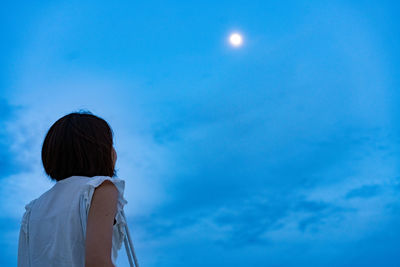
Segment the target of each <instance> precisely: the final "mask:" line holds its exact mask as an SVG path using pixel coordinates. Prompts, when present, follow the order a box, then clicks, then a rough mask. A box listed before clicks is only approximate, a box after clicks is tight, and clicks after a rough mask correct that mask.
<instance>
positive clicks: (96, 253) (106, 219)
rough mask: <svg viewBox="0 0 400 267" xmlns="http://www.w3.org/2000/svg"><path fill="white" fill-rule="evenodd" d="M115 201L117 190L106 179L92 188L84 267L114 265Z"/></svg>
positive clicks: (107, 266)
mask: <svg viewBox="0 0 400 267" xmlns="http://www.w3.org/2000/svg"><path fill="white" fill-rule="evenodd" d="M117 201H118V190H117V188H116V187H115V185H114V184H113V183H112V182H110V181H108V180H105V181H104V182H103V183H102V184H101V185H99V186H98V187H96V189H95V190H94V193H93V197H92V202H91V205H90V209H89V215H88V221H87V226H86V244H85V246H86V249H85V266H86V267H92V266H96V267H111V266H112V267H114V265H113V264H112V261H111V249H112V231H113V223H114V217H115V214H116V212H117Z"/></svg>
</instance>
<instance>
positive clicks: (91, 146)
mask: <svg viewBox="0 0 400 267" xmlns="http://www.w3.org/2000/svg"><path fill="white" fill-rule="evenodd" d="M113 136H114V133H113V131H112V129H111V127H110V125H109V124H108V123H107V122H106V121H105V120H104V119H102V118H100V117H97V116H95V115H93V114H92V113H91V112H90V111H79V112H73V113H70V114H68V115H65V116H64V117H62V118H60V119H58V120H57V121H56V122H55V123H54V124H53V125H52V126H51V127H50V129H49V131H48V132H47V134H46V137H45V139H44V141H43V146H42V162H43V167H44V169H45V172H46V174H47V175H48V176H50V178H51V179H52V180H56V181H60V180H63V179H65V178H68V177H71V176H88V177H93V176H110V177H114V176H116V173H115V169H114V164H113V158H112V149H113Z"/></svg>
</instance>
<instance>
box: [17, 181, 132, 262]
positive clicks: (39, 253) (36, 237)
mask: <svg viewBox="0 0 400 267" xmlns="http://www.w3.org/2000/svg"><path fill="white" fill-rule="evenodd" d="M105 180H109V181H111V182H113V183H114V184H115V186H116V187H117V189H118V205H117V213H116V215H115V221H114V222H115V224H114V226H113V235H112V251H111V255H112V257H111V259H112V262H113V264H114V265H115V264H116V259H117V252H118V250H119V249H120V248H121V245H122V242H123V240H124V238H125V231H124V227H125V225H126V218H125V217H124V215H123V213H122V211H123V207H124V205H125V204H127V203H128V202H127V201H126V199H125V198H124V196H123V194H124V189H125V181H124V180H122V179H119V178H111V177H108V176H94V177H86V176H71V177H68V178H66V179H64V180H61V181H58V182H56V184H55V185H54V186H53V187H52V188H51V189H49V190H48V191H46V192H45V193H43V194H42V195H41V196H40V197H39V198H37V199H34V200H32V201H31V202H30V203H29V204H27V205H26V206H25V210H26V211H25V213H24V215H23V217H22V221H21V229H20V234H19V243H18V267H26V266H29V267H36V266H37V267H43V266H46V267H48V266H57V267H64V266H65V267H67V266H68V267H84V266H85V240H86V223H87V218H88V214H89V208H90V204H91V200H92V196H93V192H94V189H95V188H96V187H97V186H99V185H100V184H101V183H102V182H103V181H105Z"/></svg>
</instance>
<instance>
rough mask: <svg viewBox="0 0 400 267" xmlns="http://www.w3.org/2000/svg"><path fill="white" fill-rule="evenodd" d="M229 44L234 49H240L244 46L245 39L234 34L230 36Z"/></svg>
mask: <svg viewBox="0 0 400 267" xmlns="http://www.w3.org/2000/svg"><path fill="white" fill-rule="evenodd" d="M229 43H230V44H231V45H232V46H234V47H239V46H241V45H242V44H243V37H242V35H241V34H239V33H237V32H234V33H232V34H231V35H230V36H229Z"/></svg>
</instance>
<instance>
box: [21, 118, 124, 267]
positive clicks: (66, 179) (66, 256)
mask: <svg viewBox="0 0 400 267" xmlns="http://www.w3.org/2000/svg"><path fill="white" fill-rule="evenodd" d="M116 159H117V155H116V152H115V149H114V147H113V132H112V129H111V128H110V126H109V125H108V123H107V122H106V121H105V120H103V119H101V118H99V117H97V116H95V115H93V114H91V113H90V112H79V113H77V112H74V113H71V114H68V115H66V116H64V117H62V118H60V119H59V120H57V121H56V122H55V123H54V124H53V125H52V126H51V127H50V129H49V131H48V132H47V135H46V137H45V139H44V142H43V146H42V162H43V166H44V169H45V172H46V174H47V175H48V176H49V177H50V179H51V180H53V181H55V182H56V183H55V184H54V186H53V187H52V188H51V189H49V190H48V191H46V192H45V193H43V194H42V195H41V196H40V197H39V198H37V199H34V200H32V201H31V202H30V203H29V204H27V205H26V206H25V209H26V211H25V213H24V215H23V218H22V222H21V230H20V236H19V244H18V266H19V267H25V266H33V267H36V266H38V267H39V266H40V267H47V266H57V267H63V266H68V267H72V266H76V267H78V266H79V267H82V266H86V267H91V266H110V267H111V266H115V262H116V258H117V251H118V250H119V249H120V248H121V245H122V241H123V239H124V235H125V232H124V231H123V229H124V226H125V224H126V220H125V218H124V216H123V207H124V205H125V204H127V201H126V200H125V199H124V197H123V193H124V188H125V181H124V180H122V179H119V178H116V173H115V162H116Z"/></svg>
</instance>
